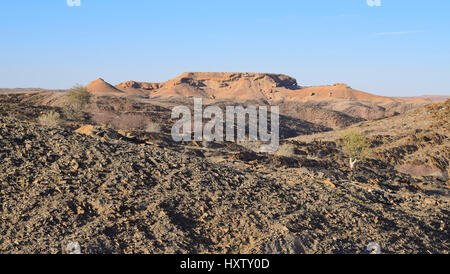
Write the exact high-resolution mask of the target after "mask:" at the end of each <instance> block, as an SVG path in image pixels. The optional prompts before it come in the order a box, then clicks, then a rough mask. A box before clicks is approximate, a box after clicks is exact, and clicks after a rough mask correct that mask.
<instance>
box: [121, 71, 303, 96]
mask: <svg viewBox="0 0 450 274" xmlns="http://www.w3.org/2000/svg"><path fill="white" fill-rule="evenodd" d="M116 88H118V89H120V90H122V91H124V92H130V91H134V92H136V91H141V92H147V93H148V95H150V96H152V97H160V98H171V97H202V98H209V99H236V100H270V99H272V96H271V95H270V94H272V93H276V92H281V91H284V90H297V89H298V88H299V87H298V85H297V81H296V80H295V79H294V78H292V77H289V76H286V75H282V74H269V73H221V72H185V73H183V74H182V75H180V76H178V77H176V78H174V79H171V80H169V81H167V82H164V83H145V82H135V81H128V82H124V83H121V84H119V85H117V86H116Z"/></svg>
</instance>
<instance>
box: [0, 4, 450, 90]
mask: <svg viewBox="0 0 450 274" xmlns="http://www.w3.org/2000/svg"><path fill="white" fill-rule="evenodd" d="M72 2H76V1H72ZM369 2H373V3H376V2H377V0H369ZM184 71H214V72H216V71H217V72H271V73H283V74H287V75H290V76H293V77H295V78H296V79H297V81H298V82H299V84H300V85H325V84H331V83H335V82H344V83H347V84H349V85H350V86H352V87H353V88H357V89H360V90H364V91H368V92H372V93H375V94H380V95H390V96H394V95H395V96H412V95H421V94H441V95H450V79H449V78H450V77H449V76H450V1H449V0H429V1H425V0H381V5H380V6H377V5H372V6H369V5H368V3H367V0H340V1H338V0H309V1H301V0H290V1H288V0H278V1H275V0H270V1H267V0H239V1H235V0H227V1H222V0H220V1H219V0H190V1H187V0H178V1H176V0H164V1H162V0H159V1H154V0H81V5H80V6H73V7H70V6H69V5H68V4H67V1H66V0H35V1H30V0H11V1H9V0H8V1H6V0H2V1H1V2H0V87H9V88H14V87H42V88H68V87H71V86H72V85H74V84H76V83H79V84H87V83H89V82H90V81H91V80H95V79H96V78H98V77H102V78H104V79H105V80H106V81H108V82H110V83H112V84H117V83H119V82H122V81H126V80H136V81H148V82H160V81H166V80H168V79H170V78H173V77H176V76H178V75H179V74H181V73H182V72H184Z"/></svg>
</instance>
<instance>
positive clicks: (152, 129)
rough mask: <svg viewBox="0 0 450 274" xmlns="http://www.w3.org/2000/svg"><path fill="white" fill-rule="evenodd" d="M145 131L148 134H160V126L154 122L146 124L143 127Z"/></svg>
mask: <svg viewBox="0 0 450 274" xmlns="http://www.w3.org/2000/svg"><path fill="white" fill-rule="evenodd" d="M145 131H146V132H148V133H160V132H161V125H160V124H158V123H155V122H148V123H147V125H146V126H145Z"/></svg>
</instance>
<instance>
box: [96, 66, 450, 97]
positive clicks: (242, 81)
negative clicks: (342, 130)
mask: <svg viewBox="0 0 450 274" xmlns="http://www.w3.org/2000/svg"><path fill="white" fill-rule="evenodd" d="M88 90H89V91H90V92H92V93H94V94H98V95H104V94H115V95H140V96H149V97H150V98H189V97H200V98H205V99H219V100H236V101H248V100H262V101H265V102H310V101H313V102H314V101H333V100H350V101H368V102H376V103H395V102H406V103H429V102H434V101H441V100H443V99H442V98H443V97H441V96H437V97H433V96H422V97H405V98H400V97H387V96H379V95H374V94H371V93H367V92H364V91H360V90H356V89H353V88H352V87H350V86H348V85H347V84H343V83H336V84H333V85H326V86H310V87H302V86H299V85H298V83H297V80H296V79H295V78H293V77H290V76H287V75H283V74H274V73H246V72H244V73H237V72H185V73H183V74H182V75H180V76H178V77H176V78H173V79H171V80H168V81H166V82H163V83H151V82H137V81H126V82H123V83H120V84H118V85H116V86H112V85H110V84H108V83H107V82H105V81H104V80H103V79H101V78H100V79H97V80H95V81H93V82H91V83H90V84H89V85H88ZM444 97H445V96H444Z"/></svg>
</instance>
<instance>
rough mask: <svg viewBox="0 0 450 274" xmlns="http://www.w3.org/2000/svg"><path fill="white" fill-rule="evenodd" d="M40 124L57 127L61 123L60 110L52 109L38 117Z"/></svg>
mask: <svg viewBox="0 0 450 274" xmlns="http://www.w3.org/2000/svg"><path fill="white" fill-rule="evenodd" d="M38 121H39V124H41V125H43V126H48V127H55V126H57V125H59V124H60V123H61V119H60V115H59V113H58V112H55V111H50V112H48V113H45V114H43V115H41V116H40V117H39V118H38Z"/></svg>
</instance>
